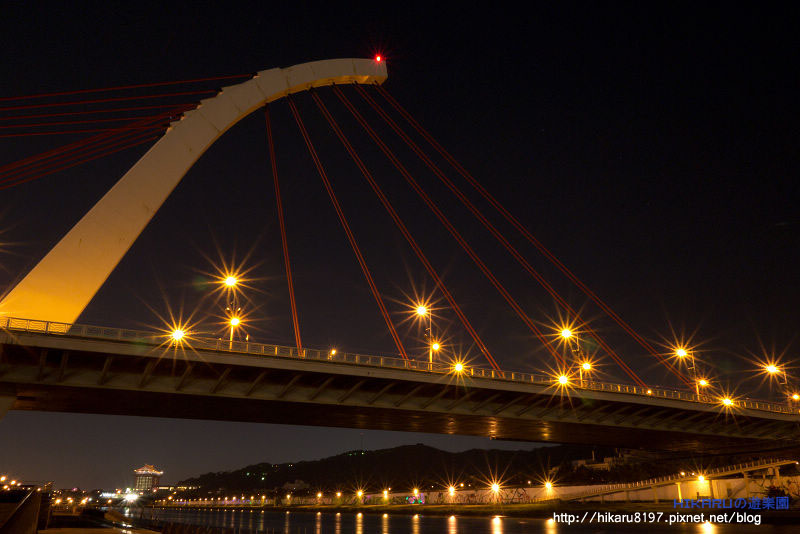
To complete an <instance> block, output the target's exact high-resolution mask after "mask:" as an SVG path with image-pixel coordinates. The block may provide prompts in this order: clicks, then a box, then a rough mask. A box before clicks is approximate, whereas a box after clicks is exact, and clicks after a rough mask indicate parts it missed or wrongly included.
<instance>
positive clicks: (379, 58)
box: [375, 54, 383, 63]
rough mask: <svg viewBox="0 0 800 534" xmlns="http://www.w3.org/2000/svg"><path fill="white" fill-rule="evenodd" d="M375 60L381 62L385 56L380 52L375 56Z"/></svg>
mask: <svg viewBox="0 0 800 534" xmlns="http://www.w3.org/2000/svg"><path fill="white" fill-rule="evenodd" d="M375 61H377V62H378V63H380V62H381V61H383V57H382V56H381V55H380V54H378V55H376V56H375Z"/></svg>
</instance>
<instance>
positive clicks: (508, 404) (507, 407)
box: [494, 395, 530, 415]
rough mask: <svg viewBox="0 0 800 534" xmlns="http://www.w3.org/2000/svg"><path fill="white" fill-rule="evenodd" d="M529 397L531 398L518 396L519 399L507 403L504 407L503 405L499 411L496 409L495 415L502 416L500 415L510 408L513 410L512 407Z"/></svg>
mask: <svg viewBox="0 0 800 534" xmlns="http://www.w3.org/2000/svg"><path fill="white" fill-rule="evenodd" d="M528 397H530V395H518V396H517V397H515V398H513V399H511V400H510V401H508V402H507V403H505V404H504V405H502V406H500V407H499V408H498V409H496V410H495V411H494V415H497V414H500V413H502V412H504V411H506V410H508V409H509V408H511V407H512V406H514V405H515V404H517V403H518V402H519V401H521V400H522V399H525V398H528Z"/></svg>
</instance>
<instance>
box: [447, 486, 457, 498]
mask: <svg viewBox="0 0 800 534" xmlns="http://www.w3.org/2000/svg"><path fill="white" fill-rule="evenodd" d="M447 493H449V494H450V496H451V497H452V496H453V495H455V494H456V488H455V486H450V487H449V488H447Z"/></svg>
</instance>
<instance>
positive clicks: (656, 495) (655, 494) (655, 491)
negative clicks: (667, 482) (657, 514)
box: [653, 486, 658, 504]
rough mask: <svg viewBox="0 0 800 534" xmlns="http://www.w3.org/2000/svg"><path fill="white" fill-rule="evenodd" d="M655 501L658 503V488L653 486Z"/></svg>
mask: <svg viewBox="0 0 800 534" xmlns="http://www.w3.org/2000/svg"><path fill="white" fill-rule="evenodd" d="M653 502H654V503H656V504H658V488H657V487H655V486H653Z"/></svg>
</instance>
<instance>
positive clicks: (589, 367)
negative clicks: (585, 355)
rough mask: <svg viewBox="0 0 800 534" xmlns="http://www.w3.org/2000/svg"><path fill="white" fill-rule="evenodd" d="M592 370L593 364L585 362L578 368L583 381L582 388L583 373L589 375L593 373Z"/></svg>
mask: <svg viewBox="0 0 800 534" xmlns="http://www.w3.org/2000/svg"><path fill="white" fill-rule="evenodd" d="M591 370H592V364H591V362H583V363H582V364H581V366H580V367H579V368H578V376H579V378H580V380H581V386H582V385H583V372H584V371H586V374H587V375H588V374H589V373H590V372H591Z"/></svg>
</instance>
